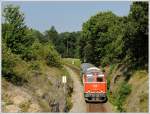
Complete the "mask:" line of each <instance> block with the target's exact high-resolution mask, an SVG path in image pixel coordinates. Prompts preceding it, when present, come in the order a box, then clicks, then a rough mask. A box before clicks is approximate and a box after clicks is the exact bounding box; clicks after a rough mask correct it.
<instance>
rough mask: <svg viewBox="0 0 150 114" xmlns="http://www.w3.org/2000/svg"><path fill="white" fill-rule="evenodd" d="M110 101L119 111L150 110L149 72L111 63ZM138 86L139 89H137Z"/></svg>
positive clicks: (109, 79) (109, 80)
mask: <svg viewBox="0 0 150 114" xmlns="http://www.w3.org/2000/svg"><path fill="white" fill-rule="evenodd" d="M107 78H108V86H109V85H110V88H109V91H111V92H112V95H110V93H108V96H109V102H111V103H112V104H113V105H114V107H115V108H114V111H117V112H147V111H148V73H147V71H146V70H130V69H127V67H125V66H123V65H119V64H116V65H111V66H110V68H109V72H108V76H107ZM137 88H138V89H137Z"/></svg>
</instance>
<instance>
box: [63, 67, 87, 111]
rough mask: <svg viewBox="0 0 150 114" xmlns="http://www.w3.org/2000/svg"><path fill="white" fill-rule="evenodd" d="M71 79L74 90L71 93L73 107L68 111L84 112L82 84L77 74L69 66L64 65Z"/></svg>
mask: <svg viewBox="0 0 150 114" xmlns="http://www.w3.org/2000/svg"><path fill="white" fill-rule="evenodd" d="M65 68H66V69H67V70H68V72H69V74H70V75H71V78H72V80H73V86H74V92H73V94H72V103H73V107H72V109H71V110H70V112H86V103H85V101H84V96H83V86H82V84H81V82H80V80H79V77H78V75H77V74H76V73H75V72H74V71H73V70H72V69H71V68H69V67H67V66H65Z"/></svg>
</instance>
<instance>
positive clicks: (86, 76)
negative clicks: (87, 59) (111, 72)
mask: <svg viewBox="0 0 150 114" xmlns="http://www.w3.org/2000/svg"><path fill="white" fill-rule="evenodd" d="M81 76H82V81H83V85H84V98H85V101H86V102H103V103H104V102H107V80H106V76H105V74H104V73H103V72H102V70H101V69H99V68H97V67H95V66H94V65H92V64H89V63H83V64H81Z"/></svg>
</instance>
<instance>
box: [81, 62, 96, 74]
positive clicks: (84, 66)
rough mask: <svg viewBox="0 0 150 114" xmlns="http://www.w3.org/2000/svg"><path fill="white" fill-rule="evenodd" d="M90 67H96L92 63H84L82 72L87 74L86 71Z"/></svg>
mask: <svg viewBox="0 0 150 114" xmlns="http://www.w3.org/2000/svg"><path fill="white" fill-rule="evenodd" d="M90 67H94V65H92V64H90V63H83V64H81V69H82V72H84V73H85V72H86V70H87V69H88V68H90Z"/></svg>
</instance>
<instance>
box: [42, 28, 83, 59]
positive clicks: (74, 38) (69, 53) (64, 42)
mask: <svg viewBox="0 0 150 114" xmlns="http://www.w3.org/2000/svg"><path fill="white" fill-rule="evenodd" d="M44 34H45V42H47V40H49V41H51V42H52V43H53V44H54V46H55V49H56V50H57V51H58V52H59V54H60V55H61V57H63V58H64V57H70V58H79V39H80V36H81V35H80V34H81V33H80V31H79V32H62V33H58V32H57V30H56V29H55V27H54V26H52V27H51V28H50V29H49V30H47V31H45V32H44ZM41 40H43V38H41Z"/></svg>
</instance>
